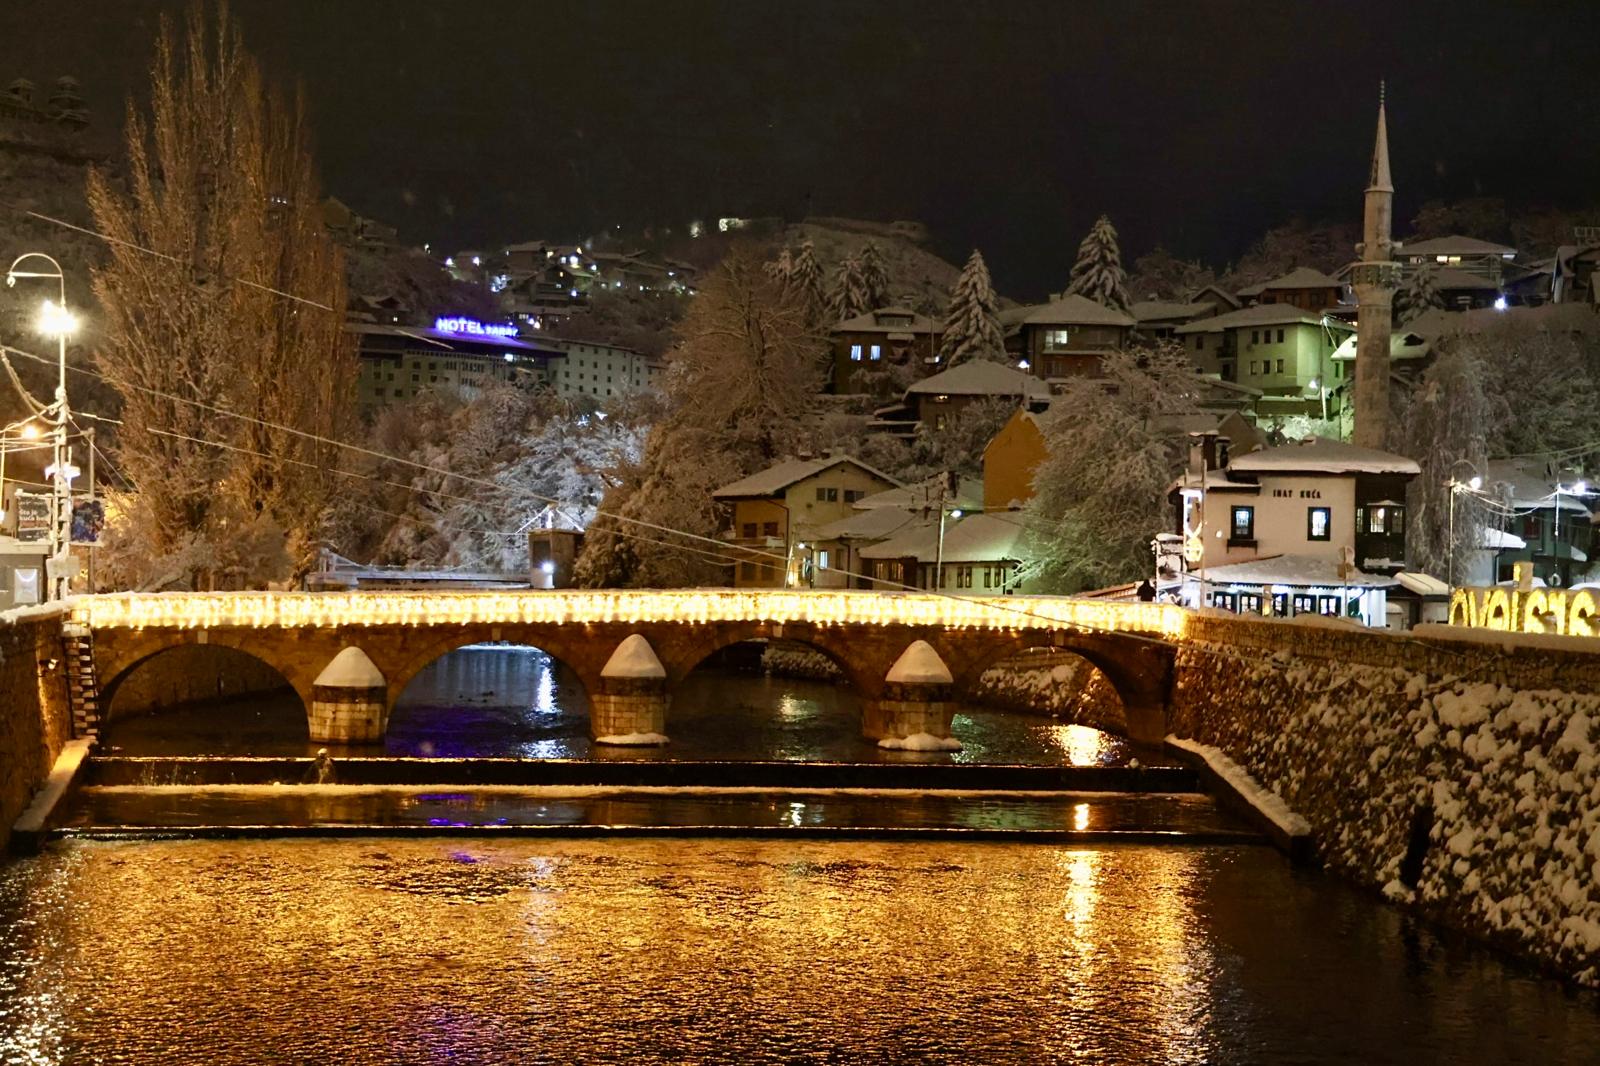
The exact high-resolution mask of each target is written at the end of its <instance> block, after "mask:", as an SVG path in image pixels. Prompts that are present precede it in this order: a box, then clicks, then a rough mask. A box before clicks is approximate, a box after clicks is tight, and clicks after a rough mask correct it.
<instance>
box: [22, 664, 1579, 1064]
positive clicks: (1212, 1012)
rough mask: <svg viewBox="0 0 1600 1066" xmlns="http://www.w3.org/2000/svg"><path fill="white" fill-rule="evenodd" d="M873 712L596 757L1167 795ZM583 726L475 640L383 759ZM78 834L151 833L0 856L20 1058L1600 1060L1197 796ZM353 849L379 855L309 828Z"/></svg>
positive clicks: (223, 795)
mask: <svg viewBox="0 0 1600 1066" xmlns="http://www.w3.org/2000/svg"><path fill="white" fill-rule="evenodd" d="M858 715H859V707H858V706H857V705H856V704H855V702H854V700H853V697H851V696H850V694H849V693H848V692H844V691H841V690H839V689H836V688H834V687H833V686H829V685H819V684H812V683H806V682H796V681H785V680H775V679H768V678H760V677H749V676H736V675H728V674H722V673H717V672H712V671H707V672H704V673H701V674H698V675H696V676H695V677H694V678H691V679H690V681H689V682H688V683H687V684H686V685H685V686H684V687H683V689H681V690H680V692H679V694H678V698H677V699H676V701H675V703H674V706H673V709H672V714H671V717H670V718H669V731H670V732H671V733H672V735H673V738H674V740H673V744H672V745H671V746H669V747H668V748H667V749H664V750H659V751H657V750H654V749H652V750H650V751H646V752H624V753H622V754H621V757H623V758H645V759H651V760H662V759H667V760H684V761H685V765H684V766H679V767H674V766H658V767H654V768H652V767H638V768H631V767H624V768H623V769H624V770H625V771H626V773H628V774H634V773H637V772H638V771H640V770H646V769H649V770H651V772H652V773H657V775H658V776H659V773H658V772H666V771H672V772H674V773H676V772H677V771H679V770H690V771H694V772H698V771H697V770H696V768H695V767H693V766H690V765H688V763H690V762H693V761H695V760H717V759H760V760H766V761H768V762H769V763H771V764H772V765H773V766H775V767H776V768H775V769H772V768H770V767H769V769H768V770H764V771H763V773H771V774H776V775H777V779H779V780H782V779H783V778H784V776H785V775H787V776H789V777H796V778H797V779H798V777H797V775H798V774H799V773H800V768H801V764H803V763H804V764H811V765H812V766H815V765H816V764H819V763H823V764H827V763H844V764H856V763H863V764H866V765H865V766H864V767H862V768H859V769H858V770H850V771H849V772H851V773H855V772H861V773H869V772H870V774H872V775H876V776H877V777H883V776H885V775H889V776H896V777H901V776H907V775H911V774H914V773H915V774H927V773H934V772H937V773H940V774H945V773H958V774H960V775H961V779H962V780H966V779H970V778H972V777H973V775H975V774H980V773H989V774H993V773H1001V774H1012V773H1017V772H1019V771H1014V770H993V769H989V768H986V766H985V765H984V764H994V763H1001V764H1007V765H1023V766H1027V765H1028V764H1032V765H1034V766H1036V767H1043V766H1057V767H1059V766H1062V765H1067V766H1076V767H1078V768H1080V769H1078V770H1075V771H1069V773H1080V774H1082V775H1084V776H1085V777H1086V778H1087V777H1090V776H1092V775H1094V774H1104V773H1108V772H1109V773H1117V774H1125V773H1131V772H1138V773H1141V774H1145V775H1155V774H1172V773H1181V771H1174V770H1171V769H1169V768H1157V769H1154V770H1152V769H1148V768H1147V769H1145V770H1139V771H1135V770H1134V767H1136V753H1134V752H1131V751H1129V750H1128V749H1127V748H1126V747H1125V746H1124V745H1122V744H1121V743H1120V742H1118V741H1116V740H1115V739H1114V738H1109V737H1105V736H1103V735H1101V734H1098V733H1094V732H1093V731H1092V730H1083V729H1080V728H1078V727H1075V726H1069V725H1065V724H1063V723H1058V722H1053V721H1051V720H1049V719H1043V718H1036V717H1030V716H1026V715H1014V714H1006V713H1002V712H996V711H992V710H988V709H985V708H980V707H970V708H964V709H963V712H962V714H961V715H959V716H958V719H957V725H956V732H957V735H958V736H959V737H960V738H961V739H962V740H963V742H964V743H965V745H966V747H965V749H964V751H962V752H960V753H954V754H946V753H930V754H926V755H916V754H911V755H908V754H907V753H891V752H879V751H878V749H877V748H876V747H874V746H873V745H872V744H871V743H869V742H867V741H863V740H861V739H860V738H859V735H858V730H859V717H858ZM586 729H587V719H586V708H585V706H584V704H583V700H582V692H581V688H578V687H577V686H576V685H575V684H574V683H573V681H572V679H571V678H569V677H566V676H565V675H564V672H563V671H561V670H560V669H559V668H558V667H556V666H554V665H553V664H551V663H550V662H549V661H548V660H547V659H545V658H544V657H542V656H539V655H537V654H536V653H522V652H507V651H506V650H504V649H494V650H492V649H471V650H468V651H464V652H461V653H457V654H455V655H452V656H450V657H448V658H447V659H445V660H441V662H440V663H439V664H437V665H436V666H435V667H434V668H431V669H430V671H428V672H426V673H424V674H423V675H421V676H419V678H418V681H417V682H416V683H414V684H413V686H412V688H411V689H410V690H408V692H407V693H406V695H405V697H404V698H403V699H402V701H401V703H400V706H398V707H397V709H396V711H395V714H394V717H393V720H392V725H391V730H390V737H389V739H388V742H387V743H386V745H385V747H384V749H383V753H387V754H394V755H451V756H469V757H471V756H495V757H505V756H516V757H521V758H529V757H535V758H550V759H578V760H581V759H585V758H590V757H605V756H607V755H608V754H612V755H615V754H616V753H607V752H605V751H603V750H601V749H594V750H591V748H590V746H589V744H588V741H587V739H586ZM304 730H305V726H304V719H303V716H301V712H300V709H299V707H298V703H297V701H294V700H293V698H292V697H288V698H287V699H284V698H282V697H268V698H263V699H252V700H242V701H236V702H235V703H234V704H232V705H228V706H222V707H215V706H213V707H201V708H187V709H182V710H179V711H176V712H169V713H166V714H158V715H152V716H148V717H144V718H129V719H124V720H121V721H117V722H113V723H112V727H111V729H110V730H109V731H108V733H107V742H108V746H109V747H115V748H117V749H120V751H121V753H122V754H124V755H151V756H158V755H225V756H231V755H240V754H253V755H296V756H298V755H303V754H305V753H307V752H308V751H309V750H311V748H312V745H310V744H309V743H308V742H307V740H306V738H305V732H304ZM372 753H373V752H372V751H371V750H370V749H369V750H368V751H367V752H366V754H372ZM902 761H903V762H905V763H906V765H896V764H898V763H900V762H902ZM925 762H935V763H940V764H944V765H946V766H949V767H950V769H949V770H948V771H947V770H942V769H939V768H938V767H930V766H926V765H923V763H925ZM786 764H787V765H788V766H789V768H787V769H786V768H785V765H786ZM1118 767H1121V768H1122V769H1116V768H1118ZM1106 768H1112V769H1109V770H1108V769H1106ZM613 769H615V768H613ZM846 769H847V770H848V769H849V767H846ZM808 772H809V771H808ZM1022 772H1024V773H1028V774H1034V775H1039V774H1041V773H1048V772H1050V771H1044V770H1040V769H1034V770H1026V771H1022ZM613 776H614V775H613ZM73 818H74V819H75V821H74V823H73V824H75V825H77V826H78V827H79V829H78V831H80V832H87V833H91V834H92V833H95V832H101V831H110V832H113V833H114V832H116V827H119V826H127V825H138V826H144V827H146V828H145V829H144V830H143V831H142V835H140V836H137V837H134V838H132V839H99V838H91V837H69V838H68V839H64V840H59V841H56V842H55V843H53V844H51V845H49V846H48V847H47V849H46V850H45V852H44V853H43V854H41V855H39V856H37V857H33V858H27V859H16V860H12V861H10V862H8V863H6V864H5V865H4V866H3V867H0V1052H3V1053H0V1062H3V1063H6V1064H11V1063H18V1064H46V1063H49V1064H56V1063H67V1062H85V1063H99V1062H130V1063H140V1064H145V1063H149V1064H167V1063H282V1062H293V1063H301V1062H305V1063H318V1064H322V1063H360V1064H369V1063H370V1064H379V1063H382V1064H388V1063H417V1062H435V1061H438V1062H446V1061H448V1062H451V1063H468V1064H473V1063H504V1062H519V1063H520V1062H530V1063H531V1062H549V1063H569V1062H572V1063H630V1064H632V1063H657V1062H659V1063H685V1062H704V1063H713V1062H714V1063H724V1062H726V1063H740V1064H764V1063H789V1062H819V1063H821V1062H829V1063H855V1062H864V1063H867V1062H870V1063H876V1062H906V1063H978V1062H984V1063H990V1062H993V1063H1035V1062H1052V1063H1054V1062H1060V1063H1300V1064H1311V1066H1317V1064H1324V1063H1362V1064H1365V1063H1422V1062H1448V1063H1473V1064H1476V1063H1494V1064H1502V1063H1524V1062H1526V1063H1541V1064H1553V1066H1562V1064H1568V1063H1572V1064H1577V1063H1584V1064H1592V1063H1594V1062H1595V1061H1596V1050H1595V1049H1596V1048H1600V1000H1597V998H1596V996H1595V995H1593V994H1591V993H1585V992H1577V991H1574V990H1572V989H1570V988H1568V987H1566V986H1564V985H1562V984H1561V983H1559V982H1557V981H1555V980H1552V979H1550V978H1548V977H1545V976H1543V975H1541V974H1538V973H1536V972H1533V971H1531V970H1529V969H1527V968H1525V967H1523V966H1521V965H1519V964H1517V963H1516V962H1514V961H1512V960H1509V959H1507V958H1506V957H1504V956H1502V955H1500V954H1498V953H1496V952H1494V951H1492V950H1489V949H1487V948H1485V947H1483V946H1481V945H1478V944H1476V943H1472V942H1469V941H1466V940H1464V939H1461V938H1458V937H1454V936H1444V935H1440V934H1436V933H1434V932H1432V931H1430V929H1429V928H1428V927H1427V926H1425V925H1423V924H1421V923H1418V922H1416V921H1415V920H1413V919H1411V918H1409V917H1407V916H1406V915H1404V914H1402V913H1401V912H1399V911H1397V910H1395V909H1394V908H1391V907H1389V906H1387V905H1385V904H1384V903H1382V902H1381V901H1380V900H1378V899H1377V898H1375V897H1374V896H1372V895H1369V894H1366V893H1363V892H1360V891H1356V890H1354V889H1351V888H1349V887H1347V886H1344V885H1342V884H1340V883H1338V882H1336V881H1334V880H1333V879H1331V878H1329V877H1325V876H1322V875H1320V874H1317V873H1314V872H1311V871H1307V870H1304V869H1301V868H1297V867H1295V866H1293V865H1291V864H1290V863H1288V862H1287V861H1286V860H1285V859H1284V858H1283V857H1282V856H1280V855H1279V854H1278V853H1276V852H1275V851H1273V850H1271V849H1270V848H1268V847H1265V846H1263V845H1262V844H1261V843H1260V842H1259V839H1258V838H1253V836H1252V834H1250V833H1249V831H1248V827H1245V826H1243V825H1242V823H1239V822H1238V821H1236V820H1234V819H1232V818H1230V817H1229V816H1227V815H1226V814H1225V813H1223V812H1221V811H1219V810H1217V808H1216V807H1215V805H1214V804H1213V803H1212V802H1211V801H1210V800H1209V798H1207V797H1205V796H1203V795H1197V794H1194V793H1192V792H1183V791H1182V790H1179V791H1176V792H1173V793H1171V794H1137V793H1127V792H1121V793H1100V794H1082V795H1078V794H1072V793H1069V792H1061V793H1059V794H1036V793H1021V792H1018V793H1011V794H1003V793H1002V794H996V793H981V792H973V793H970V794H969V793H964V792H963V791H962V790H960V789H959V788H953V787H951V786H949V785H943V786H941V787H939V788H937V789H934V790H931V791H925V792H924V791H918V790H906V789H889V790H885V791H881V792H878V791H874V790H871V789H802V788H790V789H787V790H786V789H785V788H783V787H767V788H759V789H754V788H752V789H731V788H730V789H720V790H718V789H687V790H685V789H678V788H675V789H660V790H651V789H648V788H638V787H616V788H612V787H607V788H577V789H574V788H529V787H524V786H517V787H505V788H501V787H450V788H441V787H434V788H418V787H414V786H404V787H401V786H393V787H334V788H307V787H299V786H295V785H241V786H237V787H173V786H160V785H158V786H156V787H150V786H146V785H131V786H110V787H98V788H92V789H88V790H86V794H85V796H84V797H82V798H81V799H80V800H79V801H78V804H77V806H76V810H75V813H74V815H73ZM274 825H282V826H286V827H288V828H286V829H284V830H282V831H279V832H277V834H276V835H275V831H274V830H273V829H272V828H271V827H272V826H274ZM352 825H359V826H361V827H364V829H363V831H365V832H368V833H375V834H377V835H366V836H361V837H359V838H354V837H352V838H330V837H326V836H318V835H316V834H319V833H325V832H331V831H333V829H334V827H339V826H344V827H350V826H352ZM238 826H248V827H251V828H249V829H248V830H247V831H246V833H245V835H243V836H240V837H238V838H233V837H232V836H225V837H223V838H220V839H216V838H210V837H207V838H203V839H194V838H187V837H188V834H189V833H191V832H199V831H201V830H203V829H204V828H205V827H211V828H212V829H219V830H221V831H222V832H224V833H226V834H233V833H235V832H237V831H238V830H237V828H230V827H238ZM262 826H266V827H267V828H265V829H263V828H261V827H262ZM691 826H697V827H701V828H702V829H703V828H705V827H707V826H713V827H718V828H715V830H714V831H713V832H711V833H709V834H708V833H705V832H699V833H696V834H695V835H693V836H686V835H681V834H682V833H683V832H685V831H686V827H691ZM96 827H100V828H99V829H97V828H96ZM593 827H609V828H610V829H611V830H617V829H619V828H620V829H624V830H626V829H629V828H643V829H648V830H650V831H651V832H653V833H656V834H658V835H655V836H651V837H649V838H648V839H627V838H622V837H618V836H616V835H609V836H604V837H601V836H595V835H593V834H594V833H596V832H598V830H597V829H595V828H593ZM291 829H292V830H293V831H295V832H299V833H307V832H309V833H310V834H312V835H309V836H294V837H290V836H285V835H282V834H283V833H285V832H289V831H290V830H291ZM573 829H576V830H577V832H578V833H580V834H582V835H580V836H578V837H575V838H574V837H568V836H562V837H551V836H533V837H519V836H512V835H508V834H510V833H514V832H518V831H528V832H534V833H550V832H556V831H561V832H565V831H567V830H573ZM817 830H821V831H826V830H835V831H837V832H836V833H835V836H837V837H843V838H844V839H814V838H812V837H813V836H814V835H815V834H814V833H808V831H817ZM744 832H750V833H760V834H762V835H763V838H761V839H757V838H754V837H742V836H741V833H744ZM174 833H176V834H177V838H173V834H174ZM775 833H784V834H789V835H787V836H784V837H781V838H773V834H775ZM890 833H893V834H895V835H896V838H895V839H887V838H886V837H887V835H888V834H890ZM919 833H926V834H929V835H926V836H916V834H919ZM422 834H428V835H422ZM440 834H443V835H440ZM467 834H471V835H467ZM484 834H488V835H484ZM659 834H666V835H659ZM673 834H680V835H673ZM1008 834H1016V836H1015V839H1012V838H1011V837H1010V836H1009V835H1008ZM907 835H911V836H914V837H915V838H914V839H901V838H900V837H904V836H907ZM997 835H998V836H1004V837H1006V841H1005V842H998V841H996V840H995V839H993V837H995V836H997ZM1121 840H1127V841H1129V842H1127V843H1121V842H1118V841H1121ZM1152 840H1159V841H1161V843H1151V842H1150V841H1152ZM1246 841H1253V842H1246Z"/></svg>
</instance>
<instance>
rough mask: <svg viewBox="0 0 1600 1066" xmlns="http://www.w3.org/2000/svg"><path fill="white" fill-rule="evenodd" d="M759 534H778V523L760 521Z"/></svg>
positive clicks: (771, 535) (766, 535)
mask: <svg viewBox="0 0 1600 1066" xmlns="http://www.w3.org/2000/svg"><path fill="white" fill-rule="evenodd" d="M761 535H762V536H763V537H776V536H777V535H778V523H776V522H763V523H761Z"/></svg>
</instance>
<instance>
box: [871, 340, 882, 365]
mask: <svg viewBox="0 0 1600 1066" xmlns="http://www.w3.org/2000/svg"><path fill="white" fill-rule="evenodd" d="M881 358H883V349H881V348H880V347H879V346H878V345H876V344H874V345H873V346H872V361H873V362H874V363H876V362H877V361H878V360H879V359H881Z"/></svg>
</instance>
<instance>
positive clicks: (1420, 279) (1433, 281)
mask: <svg viewBox="0 0 1600 1066" xmlns="http://www.w3.org/2000/svg"><path fill="white" fill-rule="evenodd" d="M1443 306H1444V296H1443V294H1442V293H1440V292H1439V275H1438V272H1437V271H1436V270H1435V269H1434V266H1433V264H1432V263H1424V264H1422V265H1421V266H1420V267H1418V268H1417V270H1416V272H1415V273H1413V274H1412V275H1411V277H1410V278H1409V279H1408V280H1407V281H1406V283H1405V285H1404V286H1403V287H1402V288H1401V289H1400V291H1399V292H1397V293H1395V294H1394V316H1395V324H1396V325H1400V326H1403V325H1405V324H1406V323H1408V322H1411V321H1412V320H1413V319H1416V318H1417V317H1418V316H1420V315H1422V314H1423V313H1425V312H1427V311H1430V310H1433V309H1435V308H1441V307H1443Z"/></svg>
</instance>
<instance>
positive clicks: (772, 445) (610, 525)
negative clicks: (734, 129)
mask: <svg viewBox="0 0 1600 1066" xmlns="http://www.w3.org/2000/svg"><path fill="white" fill-rule="evenodd" d="M808 248H809V246H806V247H805V248H802V250H801V257H802V258H804V257H805V256H807V255H808V251H807V249H808ZM812 321H813V320H812V319H810V318H808V316H807V314H806V312H805V309H804V307H803V305H802V303H801V302H800V301H798V300H796V299H794V298H792V297H791V296H790V295H786V294H785V293H784V292H782V291H780V290H779V288H778V287H777V286H776V285H774V284H773V283H772V281H771V279H769V278H768V277H767V276H766V272H765V271H764V270H763V269H762V268H761V264H760V261H759V260H758V259H757V258H756V257H755V256H754V254H753V253H752V252H751V251H750V249H748V248H746V247H736V248H734V249H733V250H731V251H730V252H729V253H728V255H727V256H726V257H724V259H723V261H722V263H721V265H720V266H718V267H717V269H716V270H715V271H714V272H713V273H712V275H711V276H710V277H709V278H708V279H707V280H706V283H705V285H704V286H703V287H702V288H701V290H700V294H699V296H697V297H696V298H695V301H694V304H693V306H692V307H691V308H690V310H689V314H688V315H687V316H686V317H685V319H684V321H683V324H682V326H681V327H680V330H679V336H680V337H681V338H682V342H681V343H680V344H679V345H678V347H676V348H675V349H673V350H672V352H671V353H670V354H669V356H668V372H667V377H666V404H667V407H668V413H667V414H666V416H665V417H664V418H663V419H662V420H661V422H660V423H659V424H657V425H656V426H655V427H654V429H652V431H651V433H650V436H649V439H648V440H647V441H646V443H645V449H644V455H643V457H642V459H641V461H640V462H639V463H638V464H637V466H635V467H632V468H630V469H626V470H623V471H621V472H620V476H618V478H617V484H616V486H615V487H614V488H613V489H612V491H610V492H608V493H607V495H606V498H605V502H604V504H603V510H604V511H606V512H609V513H608V514H602V515H601V516H600V517H599V518H598V519H597V520H596V522H595V523H594V524H593V525H591V526H590V527H589V533H588V536H587V537H586V538H585V541H584V549H583V555H582V557H581V558H580V559H579V561H578V566H577V570H576V576H577V580H578V581H579V582H580V583H582V584H585V585H591V586H592V585H636V586H645V585H684V584H705V583H708V582H716V581H719V580H724V579H726V570H725V568H724V566H723V565H721V564H719V563H718V562H717V559H716V558H715V556H716V554H717V550H716V549H717V546H716V545H715V544H708V543H706V542H705V541H703V540H695V539H693V538H690V537H683V536H679V535H676V534H674V533H672V532H668V530H679V531H684V532H688V533H692V534H695V535H696V536H698V537H710V538H715V537H716V536H717V534H718V533H719V532H720V528H719V527H720V522H721V516H720V514H719V512H718V509H717V507H716V505H715V503H714V501H713V500H712V499H711V492H712V490H713V489H715V488H716V487H717V486H719V485H722V484H725V483H727V482H729V481H733V480H736V479H737V478H739V477H742V476H744V475H745V474H749V473H752V472H754V471H756V470H759V469H761V468H762V467H765V466H768V465H770V464H771V463H772V462H774V461H775V460H777V459H778V458H780V457H781V456H783V455H785V454H789V453H792V452H793V451H794V450H795V449H796V447H797V446H798V445H799V444H801V443H805V442H806V440H807V437H808V434H809V427H810V426H811V425H812V423H813V422H814V416H815V413H816V411H817V406H818V399H817V394H818V390H819V388H820V386H821V384H822V373H823V363H822V353H823V352H824V348H823V345H822V342H821V338H820V337H819V336H818V335H817V334H816V333H815V332H814V327H813V325H812ZM616 516H621V517H622V518H625V519H632V520H634V521H635V522H645V523H649V525H648V526H645V527H640V526H637V525H633V524H630V523H629V522H627V521H619V520H618V518H617V517H616ZM708 552H710V553H711V555H710V556H708V555H707V553H708ZM725 554H726V553H724V555H725Z"/></svg>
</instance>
